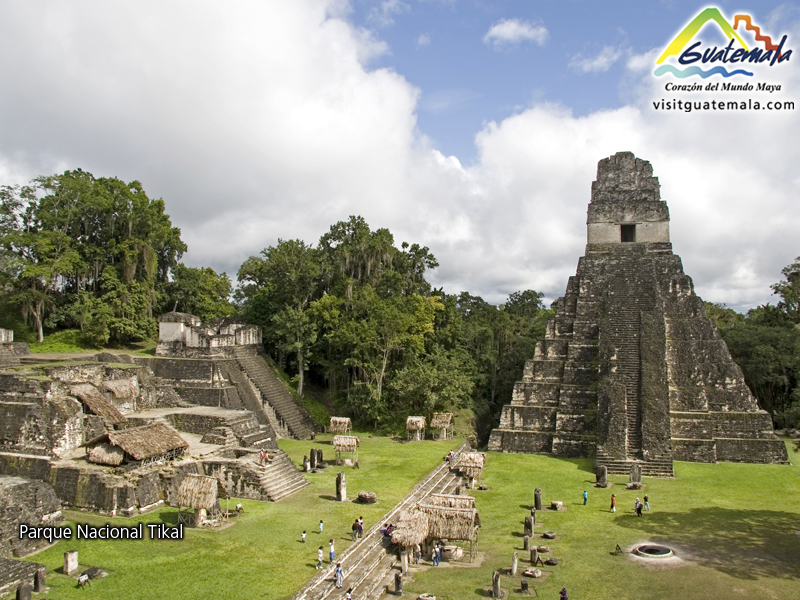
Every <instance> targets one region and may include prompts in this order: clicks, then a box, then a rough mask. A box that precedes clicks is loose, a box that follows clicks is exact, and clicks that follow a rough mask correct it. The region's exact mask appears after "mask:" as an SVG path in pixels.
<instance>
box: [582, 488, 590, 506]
mask: <svg viewBox="0 0 800 600" xmlns="http://www.w3.org/2000/svg"><path fill="white" fill-rule="evenodd" d="M587 502H589V492H587V491H586V490H583V505H584V506H586V503H587Z"/></svg>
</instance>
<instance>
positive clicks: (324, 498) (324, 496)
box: [319, 494, 336, 501]
mask: <svg viewBox="0 0 800 600" xmlns="http://www.w3.org/2000/svg"><path fill="white" fill-rule="evenodd" d="M319 497H320V498H322V499H323V500H332V501H333V500H336V496H330V495H328V494H320V495H319Z"/></svg>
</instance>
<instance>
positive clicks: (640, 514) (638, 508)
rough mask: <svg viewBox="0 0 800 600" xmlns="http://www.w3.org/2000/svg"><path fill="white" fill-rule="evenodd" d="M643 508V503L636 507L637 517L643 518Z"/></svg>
mask: <svg viewBox="0 0 800 600" xmlns="http://www.w3.org/2000/svg"><path fill="white" fill-rule="evenodd" d="M642 506H643V505H642V503H641V502H639V503H638V504H637V505H636V516H637V517H641V516H642Z"/></svg>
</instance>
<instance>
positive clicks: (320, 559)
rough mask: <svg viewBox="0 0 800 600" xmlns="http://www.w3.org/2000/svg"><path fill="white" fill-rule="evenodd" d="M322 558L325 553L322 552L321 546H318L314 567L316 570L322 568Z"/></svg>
mask: <svg viewBox="0 0 800 600" xmlns="http://www.w3.org/2000/svg"><path fill="white" fill-rule="evenodd" d="M324 558H325V553H324V552H323V551H322V546H320V547H319V550H317V567H316V568H317V569H321V568H322V559H324Z"/></svg>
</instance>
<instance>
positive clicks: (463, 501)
mask: <svg viewBox="0 0 800 600" xmlns="http://www.w3.org/2000/svg"><path fill="white" fill-rule="evenodd" d="M425 504H427V505H428V506H445V507H448V508H475V498H473V497H472V496H454V495H453V494H431V495H430V496H428V497H427V498H426V499H425Z"/></svg>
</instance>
